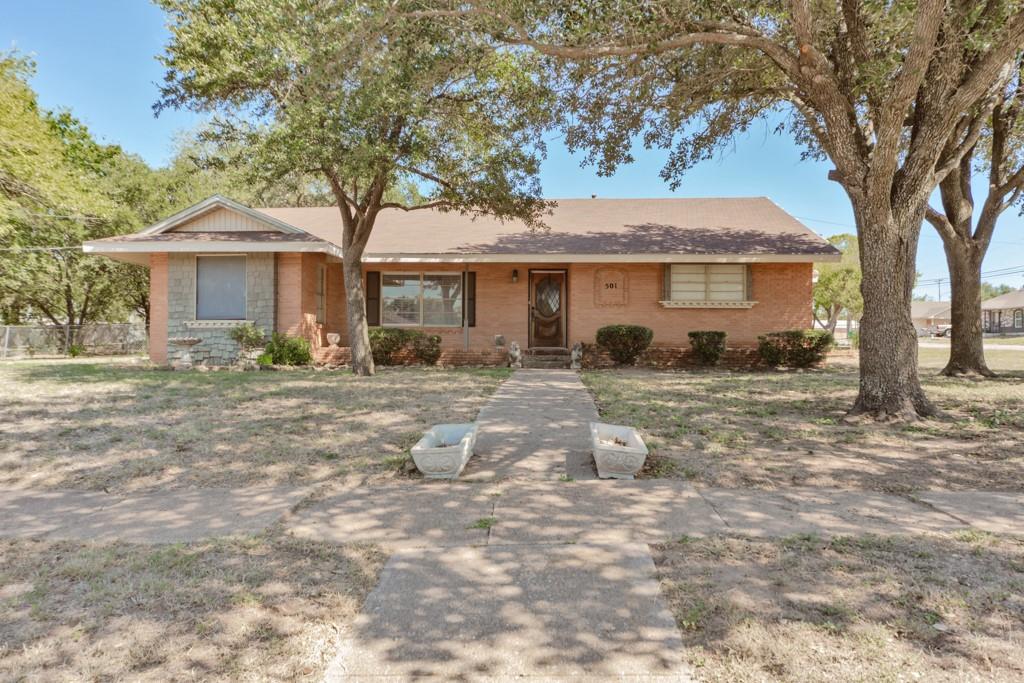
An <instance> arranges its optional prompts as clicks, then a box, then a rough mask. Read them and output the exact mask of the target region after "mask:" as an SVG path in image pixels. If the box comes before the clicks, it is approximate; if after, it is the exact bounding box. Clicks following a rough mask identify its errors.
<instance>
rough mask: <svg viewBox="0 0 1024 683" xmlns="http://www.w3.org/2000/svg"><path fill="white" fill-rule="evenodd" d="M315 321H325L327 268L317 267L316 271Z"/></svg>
mask: <svg viewBox="0 0 1024 683" xmlns="http://www.w3.org/2000/svg"><path fill="white" fill-rule="evenodd" d="M316 321H317V322H318V323H324V322H326V321H327V266H324V265H319V266H317V270H316Z"/></svg>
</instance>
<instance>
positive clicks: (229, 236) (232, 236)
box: [90, 230, 324, 244]
mask: <svg viewBox="0 0 1024 683" xmlns="http://www.w3.org/2000/svg"><path fill="white" fill-rule="evenodd" d="M323 241H324V240H322V239H320V238H319V237H317V236H315V235H310V234H308V233H304V232H288V233H285V232H276V231H273V230H267V231H263V230H240V231H226V230H219V231H210V232H192V231H190V232H161V233H157V234H154V235H147V234H145V233H141V232H139V233H134V234H131V235H117V236H116V237H104V238H102V239H98V240H92V241H91V242H90V244H133V243H134V244H148V243H150V242H323Z"/></svg>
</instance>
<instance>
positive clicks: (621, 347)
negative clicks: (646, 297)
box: [597, 325, 654, 365]
mask: <svg viewBox="0 0 1024 683" xmlns="http://www.w3.org/2000/svg"><path fill="white" fill-rule="evenodd" d="M653 340H654V332H653V331H652V330H651V328H649V327H644V326H643V325H607V326H606V327H602V328H601V329H599V330H598V331H597V345H598V346H600V347H601V348H603V349H604V350H606V351H607V352H608V355H609V356H611V357H612V360H614V361H615V362H616V363H618V364H619V365H633V364H635V363H636V359H637V358H639V357H640V354H641V353H643V352H644V350H645V349H646V348H647V347H648V346H650V345H651V341H653Z"/></svg>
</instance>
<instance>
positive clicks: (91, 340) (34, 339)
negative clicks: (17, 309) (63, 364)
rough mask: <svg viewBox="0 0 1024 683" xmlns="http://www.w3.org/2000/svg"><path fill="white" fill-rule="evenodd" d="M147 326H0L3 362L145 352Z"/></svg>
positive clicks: (106, 324)
mask: <svg viewBox="0 0 1024 683" xmlns="http://www.w3.org/2000/svg"><path fill="white" fill-rule="evenodd" d="M146 341H147V338H146V326H145V325H141V324H138V323H96V324H92V325H0V360H7V359H13V358H36V357H53V356H77V355H127V354H134V353H142V352H144V351H145V350H146Z"/></svg>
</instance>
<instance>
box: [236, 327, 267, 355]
mask: <svg viewBox="0 0 1024 683" xmlns="http://www.w3.org/2000/svg"><path fill="white" fill-rule="evenodd" d="M228 336H229V337H230V338H231V341H233V342H235V343H236V344H238V346H239V347H241V349H242V350H243V351H252V350H253V349H255V348H258V347H260V346H263V344H264V343H265V342H266V341H267V337H266V335H265V334H263V330H261V329H260V328H258V327H256V326H255V325H253V324H252V323H245V324H242V325H236V326H235V327H232V328H231V329H230V330H229V331H228Z"/></svg>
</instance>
